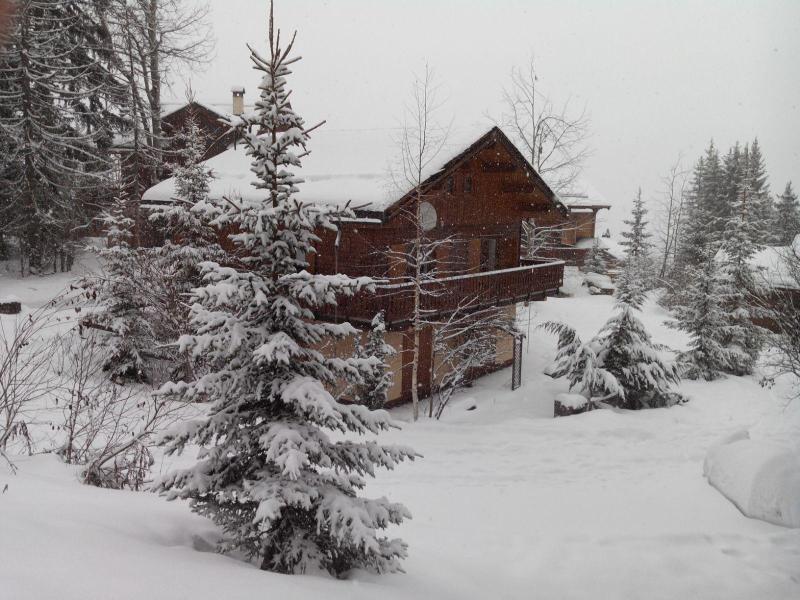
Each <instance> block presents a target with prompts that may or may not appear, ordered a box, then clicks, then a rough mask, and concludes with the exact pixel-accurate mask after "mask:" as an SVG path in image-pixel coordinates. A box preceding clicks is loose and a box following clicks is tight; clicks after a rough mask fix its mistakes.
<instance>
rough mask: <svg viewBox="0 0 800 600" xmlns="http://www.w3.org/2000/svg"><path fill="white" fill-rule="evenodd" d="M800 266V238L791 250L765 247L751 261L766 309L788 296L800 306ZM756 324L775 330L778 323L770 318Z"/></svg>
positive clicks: (721, 257) (720, 253) (719, 255)
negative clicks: (778, 298)
mask: <svg viewBox="0 0 800 600" xmlns="http://www.w3.org/2000/svg"><path fill="white" fill-rule="evenodd" d="M725 258H726V256H725V252H724V251H722V250H720V251H718V252H717V255H716V256H715V258H714V259H715V260H716V261H717V262H718V263H722V262H724V261H725ZM798 264H800V234H798V235H797V236H795V238H794V241H793V242H792V244H791V245H789V246H763V247H761V248H759V249H758V250H757V251H756V252H755V253H754V254H753V256H751V257H750V260H749V261H748V265H749V267H750V270H751V271H752V273H753V277H754V278H755V282H756V286H757V290H758V294H759V296H760V297H761V299H762V300H763V302H764V305H765V306H766V307H774V302H775V300H776V298H777V297H779V296H785V295H788V296H789V297H791V298H792V302H794V303H797V304H800V279H799V278H798V276H799V275H800V273H798V272H797V267H798ZM755 322H756V323H757V324H759V325H761V326H763V327H766V328H768V329H772V330H775V322H774V321H773V319H772V318H771V317H769V316H765V317H761V318H758V319H755Z"/></svg>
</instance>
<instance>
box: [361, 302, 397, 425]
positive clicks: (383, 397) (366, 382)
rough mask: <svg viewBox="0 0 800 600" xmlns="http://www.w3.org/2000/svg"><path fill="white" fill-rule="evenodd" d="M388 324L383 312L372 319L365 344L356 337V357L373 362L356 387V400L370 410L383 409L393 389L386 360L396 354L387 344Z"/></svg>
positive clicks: (390, 373)
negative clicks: (390, 389) (391, 388)
mask: <svg viewBox="0 0 800 600" xmlns="http://www.w3.org/2000/svg"><path fill="white" fill-rule="evenodd" d="M385 338H386V323H385V322H384V317H383V311H381V312H379V313H378V314H377V315H375V318H374V319H372V323H371V326H370V330H369V332H368V333H367V340H366V343H365V344H362V343H361V340H360V336H356V337H355V353H354V354H355V356H356V358H360V359H368V360H370V361H371V362H372V364H371V365H370V368H369V369H368V370H367V372H366V373H365V374H364V376H363V382H362V383H360V384H358V385H356V387H355V399H356V400H357V401H358V402H359V403H361V404H363V405H364V406H366V407H368V408H370V409H373V410H375V409H378V408H383V407H384V406H385V405H386V402H387V400H388V394H389V388H390V387H392V372H391V371H390V370H389V366H388V365H387V364H386V359H387V358H388V357H390V356H392V355H393V354H395V350H394V348H392V347H391V346H390V345H389V344H387V343H386V339H385Z"/></svg>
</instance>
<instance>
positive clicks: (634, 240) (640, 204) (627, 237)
mask: <svg viewBox="0 0 800 600" xmlns="http://www.w3.org/2000/svg"><path fill="white" fill-rule="evenodd" d="M646 216H647V208H645V205H644V200H642V190H641V188H640V189H639V191H638V192H637V193H636V199H635V200H634V201H633V210H632V211H631V218H630V219H625V220H624V221H623V223H625V225H627V226H628V230H627V231H623V232H622V233H621V235H622V241H621V242H620V243H619V245H620V246H622V247H623V248H625V255H626V257H627V258H631V257H635V258H642V257H644V256H646V255H647V251H648V250H649V248H650V246H651V244H650V242H648V241H647V240H648V239H649V238H650V233H648V231H647V220H646Z"/></svg>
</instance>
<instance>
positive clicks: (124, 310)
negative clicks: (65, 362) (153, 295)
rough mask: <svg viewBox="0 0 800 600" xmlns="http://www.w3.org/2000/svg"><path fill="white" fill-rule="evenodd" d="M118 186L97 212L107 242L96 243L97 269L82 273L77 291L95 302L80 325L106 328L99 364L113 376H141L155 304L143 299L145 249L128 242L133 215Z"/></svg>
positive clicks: (151, 336)
mask: <svg viewBox="0 0 800 600" xmlns="http://www.w3.org/2000/svg"><path fill="white" fill-rule="evenodd" d="M130 212H131V209H130V206H129V203H128V197H127V195H126V193H125V191H124V190H121V191H120V192H119V194H118V195H117V197H116V199H115V200H114V203H113V204H112V206H111V207H110V208H109V209H108V210H107V211H105V213H104V214H103V218H102V220H103V224H104V226H105V228H106V232H107V245H106V247H104V248H101V249H98V250H97V253H98V255H99V257H100V263H101V266H102V271H101V272H100V273H97V274H93V275H90V276H87V277H84V278H83V279H82V280H81V282H80V283H79V287H80V288H81V290H82V294H83V296H84V298H85V299H86V300H88V301H89V302H90V303H95V307H94V308H93V309H92V310H90V311H89V313H88V314H87V315H86V316H85V317H84V318H83V319H82V324H83V325H84V326H88V327H93V328H97V329H100V330H102V331H104V332H106V333H107V334H108V335H107V336H106V337H105V339H104V342H105V344H106V345H107V347H108V355H107V357H106V360H105V363H104V369H106V370H108V371H109V372H110V374H111V377H112V378H113V379H115V380H125V379H132V380H136V381H141V380H144V379H146V375H145V354H147V353H148V352H149V351H152V349H153V347H154V346H155V339H156V334H155V331H154V328H153V322H154V320H155V315H156V314H157V313H158V308H157V307H155V306H153V305H152V303H151V302H149V301H148V299H149V292H148V290H149V288H150V286H149V284H148V281H147V279H146V273H145V272H146V264H147V263H148V262H149V257H146V256H144V254H143V253H144V252H146V249H137V248H132V247H131V245H130V241H131V231H132V228H133V219H131V218H130V216H129V214H130Z"/></svg>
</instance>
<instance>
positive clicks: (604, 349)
mask: <svg viewBox="0 0 800 600" xmlns="http://www.w3.org/2000/svg"><path fill="white" fill-rule="evenodd" d="M617 311H618V312H617V313H616V314H614V315H613V316H612V317H611V318H610V319H609V320H608V321H607V322H606V323H605V325H603V327H602V328H601V329H600V331H599V332H598V333H597V335H595V336H594V337H593V338H592V339H591V340H590V341H589V342H587V343H583V342H581V340H580V338H579V337H578V335H577V334H576V333H575V331H574V329H572V328H571V327H569V326H568V325H566V324H564V323H558V322H553V321H550V322H547V323H545V324H544V328H545V329H546V330H547V331H549V332H550V333H554V334H556V335H558V336H559V344H558V355H557V356H556V365H555V369H554V370H553V371H552V373H551V374H552V376H553V377H566V378H567V379H568V381H569V382H570V389H576V388H577V389H578V390H579V391H580V392H581V393H582V394H584V395H585V396H586V397H587V398H588V399H589V401H590V405H591V406H593V407H594V406H597V403H599V402H605V403H608V404H611V405H613V406H618V407H620V408H628V409H640V408H648V407H657V406H666V405H669V404H672V403H674V402H675V401H676V395H675V394H674V393H672V392H670V386H671V385H672V384H675V383H678V382H679V381H680V377H679V375H678V370H677V368H676V367H675V366H674V365H669V364H667V363H665V362H664V361H663V360H662V359H661V357H660V356H659V352H660V351H661V350H662V349H663V348H662V347H661V346H659V345H658V344H655V343H654V342H653V340H652V338H651V337H650V334H649V333H648V332H647V330H646V329H645V327H644V325H643V324H642V322H641V321H640V320H639V319H638V318H637V317H636V315H635V314H634V311H635V308H634V307H633V306H631V305H630V304H628V303H626V302H624V301H618V302H617Z"/></svg>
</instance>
